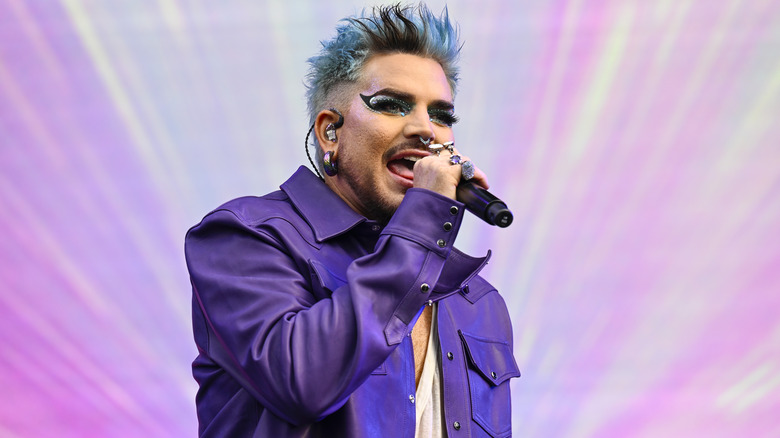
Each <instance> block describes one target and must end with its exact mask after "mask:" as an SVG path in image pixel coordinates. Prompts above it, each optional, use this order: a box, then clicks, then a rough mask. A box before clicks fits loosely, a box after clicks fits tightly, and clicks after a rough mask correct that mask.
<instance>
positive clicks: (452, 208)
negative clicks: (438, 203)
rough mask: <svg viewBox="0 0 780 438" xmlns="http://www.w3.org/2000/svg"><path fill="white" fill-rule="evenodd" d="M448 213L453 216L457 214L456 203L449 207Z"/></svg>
mask: <svg viewBox="0 0 780 438" xmlns="http://www.w3.org/2000/svg"><path fill="white" fill-rule="evenodd" d="M450 214H452V215H453V216H454V215H456V214H458V206H457V205H453V206H452V207H450Z"/></svg>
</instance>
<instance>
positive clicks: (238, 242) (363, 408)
mask: <svg viewBox="0 0 780 438" xmlns="http://www.w3.org/2000/svg"><path fill="white" fill-rule="evenodd" d="M460 47H461V43H460V42H459V41H458V35H457V30H456V28H455V27H454V25H453V24H452V23H451V22H450V20H449V17H448V13H447V10H446V9H445V10H444V11H443V12H442V14H441V15H439V16H437V15H435V14H433V13H432V12H431V11H430V10H429V9H428V8H427V7H426V6H424V5H422V4H420V5H419V6H415V7H401V6H397V5H396V6H388V7H378V8H374V9H373V10H370V11H364V12H363V14H362V15H360V16H356V17H349V18H346V19H344V20H342V21H341V22H340V23H339V25H338V27H337V28H336V35H335V36H334V37H333V38H332V39H330V40H327V41H324V42H323V45H322V49H321V51H320V53H319V54H317V55H316V56H314V57H312V58H310V59H309V60H308V62H309V64H310V71H309V74H308V76H307V87H308V91H307V98H308V107H309V115H310V123H311V129H310V130H309V134H307V135H306V142H305V143H306V148H307V154H309V149H310V148H311V149H313V150H314V152H313V154H311V155H313V156H314V158H312V157H311V155H310V156H309V160H310V161H312V162H313V163H316V164H314V165H313V170H314V172H312V171H311V170H309V169H307V168H306V167H303V166H302V167H301V168H300V169H298V171H297V172H295V173H294V174H293V175H292V176H291V177H290V178H289V179H288V180H287V181H286V182H284V183H283V184H282V185H281V190H279V191H275V192H273V193H270V194H267V195H265V196H262V197H244V198H239V199H235V200H233V201H230V202H228V203H226V204H224V205H222V206H221V207H219V208H217V209H216V210H214V211H212V212H211V213H209V214H208V215H207V216H206V217H205V218H204V219H203V220H202V221H201V222H200V223H199V224H197V225H196V226H194V227H193V228H191V229H190V230H189V232H188V233H187V237H186V240H185V253H186V260H187V266H188V269H189V272H190V278H191V282H192V292H193V330H194V337H195V343H196V344H197V348H198V356H197V358H196V359H195V361H194V362H193V365H192V366H193V375H194V377H195V379H196V381H197V382H198V384H199V386H200V387H199V390H198V393H197V396H196V405H197V412H198V419H199V423H200V425H199V435H200V436H201V437H250V436H263V437H412V436H414V437H481V436H485V437H487V436H491V437H506V436H510V435H511V433H512V432H511V407H510V406H511V404H510V388H509V384H510V379H512V378H513V377H518V376H519V375H520V372H519V370H518V367H517V364H516V362H515V359H514V356H513V353H512V327H511V323H510V320H509V314H508V311H507V308H506V305H505V304H504V300H503V298H502V297H501V295H499V293H498V291H497V290H496V289H495V288H494V287H493V286H491V285H490V284H489V283H488V282H487V281H485V280H484V279H483V278H481V277H480V276H479V272H480V270H481V269H482V267H483V266H484V265H485V264H486V263H487V257H471V256H468V255H466V254H464V253H462V252H460V251H458V250H457V249H455V248H454V246H453V243H454V242H455V239H456V237H457V235H458V232H459V229H460V225H461V221H462V220H463V216H464V214H465V208H464V204H462V203H461V202H459V201H458V200H457V199H456V190H457V187H458V184H459V183H460V182H461V181H462V180H465V179H469V180H471V181H473V182H475V183H477V184H478V185H480V186H483V187H485V188H487V187H488V182H487V178H486V175H485V174H484V173H483V172H482V171H481V170H479V169H478V168H477V167H475V166H474V164H473V163H471V161H470V160H469V159H468V157H467V156H465V155H464V154H463V153H461V152H460V150H459V148H463V149H465V148H466V146H465V145H458V144H457V143H455V139H454V134H453V130H452V126H453V125H454V124H455V123H456V122H457V121H458V117H457V116H456V115H455V107H454V99H453V98H454V96H455V89H456V85H457V83H458V68H457V65H456V60H457V58H458V55H459V51H460ZM310 138H311V140H310ZM315 173H316V174H315ZM488 256H489V254H488Z"/></svg>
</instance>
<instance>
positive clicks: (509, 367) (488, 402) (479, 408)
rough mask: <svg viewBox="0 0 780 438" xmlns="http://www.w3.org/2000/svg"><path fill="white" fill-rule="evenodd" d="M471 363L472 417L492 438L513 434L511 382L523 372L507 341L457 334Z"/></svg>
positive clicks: (469, 377)
mask: <svg viewBox="0 0 780 438" xmlns="http://www.w3.org/2000/svg"><path fill="white" fill-rule="evenodd" d="M458 333H459V334H460V338H461V340H462V341H463V349H464V350H465V352H466V358H467V361H468V379H469V393H470V397H471V407H472V409H471V416H472V418H473V420H474V422H475V423H477V424H478V425H479V427H481V428H482V429H484V431H485V432H487V433H488V435H490V436H491V437H508V436H511V435H512V412H511V411H512V409H511V400H510V395H509V379H511V378H512V377H519V376H520V370H519V369H518V368H517V363H516V362H515V358H514V356H513V355H512V349H511V348H510V347H509V344H508V343H507V342H503V341H499V340H494V339H486V338H482V337H478V336H474V335H470V334H468V333H464V332H462V331H459V332H458Z"/></svg>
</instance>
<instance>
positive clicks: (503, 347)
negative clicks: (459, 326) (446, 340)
mask: <svg viewBox="0 0 780 438" xmlns="http://www.w3.org/2000/svg"><path fill="white" fill-rule="evenodd" d="M458 333H459V334H460V337H461V339H462V340H463V345H464V347H465V349H466V356H467V357H468V359H469V362H471V365H472V366H473V367H474V369H475V370H476V371H477V372H478V373H479V374H480V375H481V376H482V377H483V378H484V379H485V380H486V381H488V382H490V384H491V385H492V386H497V385H500V384H501V383H503V382H504V381H506V380H509V379H511V378H512V377H520V370H519V369H518V368H517V362H515V357H514V355H513V354H512V349H511V348H509V343H507V342H504V341H499V340H495V339H487V338H481V337H479V336H474V335H470V334H468V333H464V332H462V331H458Z"/></svg>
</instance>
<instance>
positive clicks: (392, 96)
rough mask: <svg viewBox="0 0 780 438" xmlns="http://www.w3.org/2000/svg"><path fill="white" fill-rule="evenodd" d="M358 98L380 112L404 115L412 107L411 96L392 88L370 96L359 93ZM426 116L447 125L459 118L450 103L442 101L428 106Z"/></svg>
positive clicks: (370, 108)
mask: <svg viewBox="0 0 780 438" xmlns="http://www.w3.org/2000/svg"><path fill="white" fill-rule="evenodd" d="M360 98H361V99H362V100H363V103H365V105H366V107H367V108H368V109H369V110H371V111H374V112H377V113H382V114H392V115H398V116H401V117H404V116H406V115H407V114H409V113H411V112H412V109H413V108H414V104H413V103H411V102H409V100H410V99H411V98H412V97H411V96H409V95H407V94H406V93H400V92H396V91H393V90H386V89H385V90H380V91H377V92H376V93H374V94H372V95H370V96H365V95H363V94H360ZM428 117H429V118H430V120H431V122H433V123H436V124H437V125H442V126H447V127H451V126H452V125H454V124H455V123H458V120H459V119H458V117H457V116H456V115H455V114H454V112H453V107H452V104H451V103H449V102H444V101H441V102H435V103H434V104H433V105H432V106H431V107H430V108H428Z"/></svg>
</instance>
